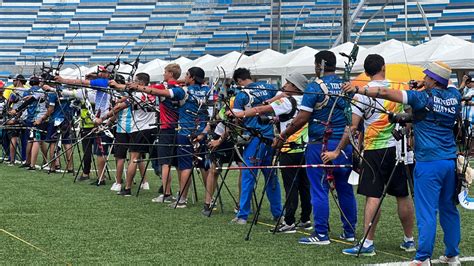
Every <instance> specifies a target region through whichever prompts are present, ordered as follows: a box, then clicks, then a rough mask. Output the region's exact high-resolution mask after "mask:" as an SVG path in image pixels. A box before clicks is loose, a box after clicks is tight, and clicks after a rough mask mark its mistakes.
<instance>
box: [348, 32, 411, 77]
mask: <svg viewBox="0 0 474 266" xmlns="http://www.w3.org/2000/svg"><path fill="white" fill-rule="evenodd" d="M410 48H413V46H411V45H409V44H406V43H404V42H401V41H398V40H395V39H391V40H388V41H385V42H382V43H380V44H377V45H375V46H372V47H370V48H367V49H366V50H363V51H360V52H359V55H358V56H357V61H356V63H355V64H354V67H353V69H352V72H354V73H359V72H363V71H364V60H365V58H367V56H368V55H369V54H379V55H381V56H382V57H383V58H388V57H390V56H392V55H394V54H396V53H398V52H400V51H402V50H405V51H406V50H408V49H410Z"/></svg>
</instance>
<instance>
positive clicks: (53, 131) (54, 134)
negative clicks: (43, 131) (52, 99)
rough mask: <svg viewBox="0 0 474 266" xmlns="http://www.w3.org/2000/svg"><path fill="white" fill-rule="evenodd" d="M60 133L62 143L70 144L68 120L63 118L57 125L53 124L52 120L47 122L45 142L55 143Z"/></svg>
mask: <svg viewBox="0 0 474 266" xmlns="http://www.w3.org/2000/svg"><path fill="white" fill-rule="evenodd" d="M60 135H61V143H62V144H71V143H72V139H71V126H70V124H69V122H68V121H66V120H64V121H63V122H61V124H59V125H57V126H56V125H54V123H53V122H49V123H48V133H47V135H46V142H47V143H56V142H57V141H58V140H59V136H60Z"/></svg>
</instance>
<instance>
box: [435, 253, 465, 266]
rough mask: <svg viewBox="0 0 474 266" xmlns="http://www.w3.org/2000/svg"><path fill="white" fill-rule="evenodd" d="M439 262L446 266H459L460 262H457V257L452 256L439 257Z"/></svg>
mask: <svg viewBox="0 0 474 266" xmlns="http://www.w3.org/2000/svg"><path fill="white" fill-rule="evenodd" d="M439 262H440V263H445V264H448V265H450V266H451V265H452V266H454V265H461V261H460V260H459V256H454V257H448V256H444V255H443V256H441V257H439Z"/></svg>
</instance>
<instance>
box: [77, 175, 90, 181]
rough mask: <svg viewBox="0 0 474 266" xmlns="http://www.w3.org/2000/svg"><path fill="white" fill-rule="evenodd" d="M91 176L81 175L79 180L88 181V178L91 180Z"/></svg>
mask: <svg viewBox="0 0 474 266" xmlns="http://www.w3.org/2000/svg"><path fill="white" fill-rule="evenodd" d="M89 179H90V177H89V176H88V175H81V176H80V177H79V178H78V179H77V181H86V180H89Z"/></svg>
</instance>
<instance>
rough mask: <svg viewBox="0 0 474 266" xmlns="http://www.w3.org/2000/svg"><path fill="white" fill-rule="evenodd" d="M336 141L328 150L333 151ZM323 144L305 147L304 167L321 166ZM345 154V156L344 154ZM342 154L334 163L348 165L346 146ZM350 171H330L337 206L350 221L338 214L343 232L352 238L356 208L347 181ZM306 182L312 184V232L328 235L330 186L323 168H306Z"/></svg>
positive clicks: (347, 148)
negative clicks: (306, 165)
mask: <svg viewBox="0 0 474 266" xmlns="http://www.w3.org/2000/svg"><path fill="white" fill-rule="evenodd" d="M338 144H339V141H335V140H330V141H329V143H328V150H330V151H332V150H334V149H335V148H336V147H337V145H338ZM321 146H322V144H309V145H308V146H307V148H306V163H307V164H322V163H323V162H322V160H321V148H322V147H321ZM344 153H345V154H344ZM344 153H342V152H341V154H340V155H339V157H337V158H336V159H335V160H333V164H351V163H352V146H350V145H348V146H347V147H346V148H345V149H344ZM351 170H352V169H350V168H335V169H334V171H333V175H334V183H335V186H336V192H337V196H338V199H339V205H340V206H341V209H342V212H343V213H344V215H345V216H346V217H347V219H348V220H349V222H350V224H349V223H348V222H347V221H346V219H344V217H343V216H342V215H341V221H342V224H343V229H344V232H345V233H346V235H354V233H355V232H353V230H352V229H351V226H350V225H352V227H353V228H356V223H357V205H356V200H355V196H354V191H353V189H352V185H350V184H349V183H348V182H347V180H348V179H349V175H350V174H351ZM306 172H307V175H308V179H309V182H310V184H311V204H312V205H313V218H314V230H315V232H316V233H318V234H324V235H327V233H328V228H329V198H328V193H329V185H328V182H327V181H326V175H325V170H324V169H322V168H307V170H306Z"/></svg>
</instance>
